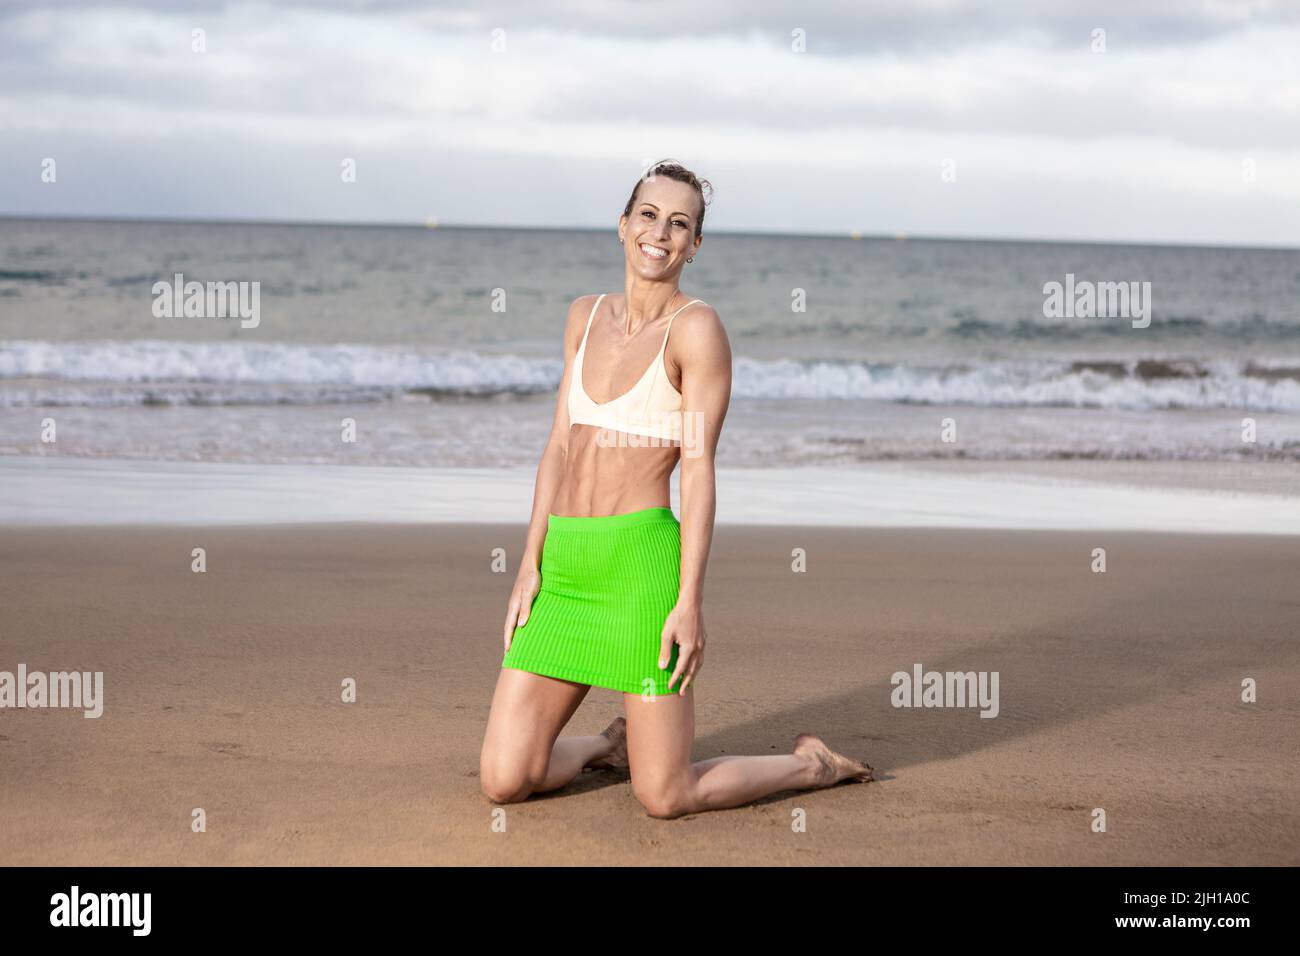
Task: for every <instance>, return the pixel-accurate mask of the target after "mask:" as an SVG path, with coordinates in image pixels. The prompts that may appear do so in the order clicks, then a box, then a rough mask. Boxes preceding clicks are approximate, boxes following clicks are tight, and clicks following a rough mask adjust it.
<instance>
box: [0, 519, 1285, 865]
mask: <svg viewBox="0 0 1300 956" xmlns="http://www.w3.org/2000/svg"><path fill="white" fill-rule="evenodd" d="M522 539H523V527H522V526H521V525H518V524H514V525H468V524H458V525H424V526H377V525H312V526H296V527H295V526H283V527H260V528H252V527H230V528H202V529H191V528H170V527H151V528H139V527H119V528H107V527H96V528H76V527H73V528H0V599H2V602H3V611H0V620H2V621H3V626H2V627H0V670H4V671H10V672H14V671H16V670H17V667H18V665H19V664H20V663H23V664H26V666H27V668H28V669H29V671H36V670H42V671H54V670H71V669H76V670H82V671H97V670H102V671H103V672H104V681H105V698H106V701H105V709H104V714H103V716H102V717H100V718H98V719H85V718H84V717H83V716H82V714H81V713H80V712H79V711H73V710H55V709H44V710H40V709H22V710H2V711H0V780H3V786H2V787H0V847H3V849H2V850H0V862H3V863H5V864H61V865H99V864H145V865H156V864H181V865H187V864H456V863H468V864H487V863H493V864H504V863H512V864H545V863H558V864H601V865H606V864H623V863H630V864H650V865H659V864H1047V865H1058V864H1062V865H1087V864H1137V865H1145V864H1175V865H1187V864H1206V865H1215V864H1290V865H1295V864H1297V863H1300V780H1298V777H1297V761H1296V753H1297V741H1298V739H1300V731H1298V730H1297V728H1298V727H1300V724H1298V723H1297V716H1300V713H1298V711H1300V589H1298V588H1297V587H1296V584H1297V581H1300V539H1297V538H1294V537H1284V536H1258V537H1251V536H1232V535H1214V536H1199V535H1198V536H1193V535H1160V534H1149V533H1132V532H1053V531H992V530H988V531H986V530H962V531H945V530H937V529H931V530H912V529H890V530H876V529H871V528H857V529H829V528H818V529H801V528H781V527H761V528H760V527H745V526H724V525H720V526H719V527H718V528H717V529H716V531H715V540H714V546H713V552H712V556H711V559H710V566H709V576H708V585H707V590H706V595H705V601H706V605H705V614H706V622H707V625H708V629H709V644H708V651H707V657H706V661H705V666H704V669H703V671H702V672H701V674H700V677H699V683H698V690H697V692H696V707H697V739H696V743H695V758H696V759H704V758H707V757H712V756H717V755H721V754H743V753H752V754H773V753H783V752H788V751H789V749H790V746H791V742H792V740H793V738H794V736H795V734H797V733H799V732H804V731H810V732H817V733H819V734H821V735H822V736H823V737H824V738H825V739H826V741H827V742H828V743H829V744H830V745H831V746H832V747H834V748H836V749H839V750H842V751H843V752H845V753H848V754H852V755H854V756H857V757H860V758H861V759H864V760H866V761H867V762H868V763H870V764H871V765H873V766H874V767H875V769H876V775H877V780H876V781H875V782H873V783H869V784H844V785H841V786H839V787H836V788H833V789H830V790H824V791H816V792H804V793H785V794H781V795H777V796H774V797H770V798H768V799H766V800H764V801H762V802H761V803H759V804H757V805H754V806H750V807H745V808H741V809H736V810H727V811H720V812H711V813H703V814H698V815H693V816H690V817H686V818H682V819H678V820H657V819H653V818H651V817H648V816H647V815H646V814H645V812H644V811H643V809H642V808H641V806H640V805H639V804H638V803H637V801H636V799H635V797H634V796H633V793H632V790H631V787H630V785H629V783H628V781H627V779H626V777H625V776H620V775H618V774H615V773H612V772H605V771H600V772H588V773H584V774H583V775H582V776H581V777H580V778H579V779H578V780H577V781H575V782H574V784H572V785H571V786H570V787H569V788H567V789H565V790H561V791H558V792H556V793H554V794H548V795H545V796H542V797H539V798H534V799H532V800H529V801H527V802H525V803H522V804H516V805H511V806H508V807H506V808H505V820H506V830H505V832H494V831H493V828H492V823H493V809H494V805H493V804H491V803H489V802H488V801H487V800H486V798H485V797H483V796H482V794H481V792H480V790H479V786H478V755H479V747H480V744H481V742H482V735H483V727H484V721H485V719H486V717H487V713H488V706H489V702H490V700H491V695H492V689H493V685H494V682H495V680H496V677H497V673H498V668H499V663H500V657H501V636H500V635H501V625H502V620H503V616H504V611H505V602H506V597H507V594H508V591H509V587H510V584H511V582H512V581H513V577H514V572H515V569H516V567H517V565H516V563H515V562H516V560H517V556H518V552H519V549H520V546H521V544H522ZM196 547H201V548H204V549H206V559H207V571H206V572H205V573H202V574H196V573H193V572H192V571H191V569H190V566H191V560H192V559H191V550H192V549H193V548H196ZM1097 547H1103V548H1105V549H1106V552H1107V564H1108V570H1107V571H1106V573H1104V574H1098V573H1093V572H1092V571H1091V569H1090V564H1091V561H1092V556H1091V552H1092V549H1094V548H1097ZM495 548H502V549H505V552H506V554H507V556H508V558H509V561H510V564H509V571H508V573H505V574H500V573H493V572H492V569H491V560H492V551H493V549H495ZM795 548H803V549H806V553H807V567H808V570H807V572H806V573H793V572H792V571H791V552H792V549H795ZM916 663H920V664H921V665H922V666H923V668H924V669H925V670H939V671H949V670H960V671H968V670H974V671H997V672H998V674H999V679H1000V682H999V707H1000V712H999V714H998V716H997V717H996V718H994V719H987V718H981V717H980V716H979V713H978V710H977V709H975V708H969V707H968V708H949V709H920V708H916V709H906V708H895V707H893V706H891V702H890V697H891V691H892V689H893V688H892V686H891V683H890V677H891V675H892V674H893V673H894V672H896V671H908V672H910V671H911V670H912V668H913V665H914V664H916ZM349 677H351V678H355V679H356V681H357V685H358V691H357V693H358V699H357V702H356V703H343V702H341V700H340V686H341V682H342V681H343V680H344V679H345V678H349ZM1245 678H1253V679H1254V680H1256V681H1257V682H1258V695H1259V696H1258V702H1257V703H1251V704H1248V703H1243V702H1241V700H1240V695H1241V683H1242V681H1243V679H1245ZM620 712H621V696H620V695H619V694H617V693H615V692H613V691H608V690H603V689H599V688H596V689H593V690H592V691H591V693H590V694H589V695H588V697H587V700H586V702H585V703H584V704H583V705H582V707H581V708H580V709H579V711H578V713H577V714H576V715H575V717H574V719H573V721H572V722H571V723H570V725H569V728H568V732H571V733H596V732H598V731H599V730H600V729H601V728H603V727H604V726H605V725H606V724H607V723H608V722H609V720H610V719H611V718H612V717H614V716H615V715H616V714H618V713H620ZM196 807H201V808H203V810H204V811H205V813H206V820H207V830H206V832H203V833H194V832H191V811H192V810H193V809H194V808H196ZM1098 807H1099V808H1103V809H1104V810H1105V812H1106V817H1107V832H1105V833H1094V832H1092V830H1091V823H1092V820H1093V810H1094V808H1098ZM796 810H802V811H804V812H805V813H806V832H794V830H793V829H792V820H794V819H795V817H796V816H798V815H797V814H796V813H795V811H796Z"/></svg>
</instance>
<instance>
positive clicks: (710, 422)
mask: <svg viewBox="0 0 1300 956" xmlns="http://www.w3.org/2000/svg"><path fill="white" fill-rule="evenodd" d="M685 315H689V316H690V319H689V321H685V322H679V325H678V328H679V330H680V331H679V334H678V338H677V340H676V342H675V343H674V346H675V348H674V349H673V352H674V354H675V355H677V356H679V357H680V358H679V361H678V365H679V366H680V368H681V370H682V459H681V461H682V479H681V497H682V503H681V526H682V557H681V574H680V585H679V587H678V594H677V606H676V607H675V608H674V609H673V612H672V614H670V615H669V617H668V620H667V621H666V622H665V626H664V635H663V637H662V639H661V644H660V652H659V658H660V663H659V666H660V667H665V666H667V663H668V660H669V658H670V654H671V652H672V644H673V643H674V642H675V643H676V644H677V645H678V647H679V650H678V655H677V666H676V668H675V669H674V670H673V675H672V677H671V678H670V679H669V682H668V685H669V687H671V686H672V685H673V684H674V683H676V681H677V679H678V678H679V677H681V678H682V684H681V687H680V689H679V691H678V693H685V691H686V687H687V686H688V685H689V684H690V682H691V678H692V677H694V675H695V673H696V671H698V670H699V668H700V665H701V664H702V663H703V655H704V638H705V634H704V618H703V605H704V573H705V570H706V569H707V567H708V562H709V548H710V547H711V545H712V543H713V518H714V515H715V513H716V505H717V486H716V475H715V472H714V459H715V456H716V453H717V449H718V438H719V436H720V435H721V434H722V422H723V419H724V418H726V415H727V408H728V406H729V405H730V404H731V343H730V342H728V340H727V331H726V329H725V328H723V325H722V320H721V319H720V318H719V317H718V313H717V312H716V311H714V310H713V309H712V308H701V309H692V310H690V311H689V312H688V313H685ZM685 315H684V316H683V317H684V318H685ZM683 326H684V328H683Z"/></svg>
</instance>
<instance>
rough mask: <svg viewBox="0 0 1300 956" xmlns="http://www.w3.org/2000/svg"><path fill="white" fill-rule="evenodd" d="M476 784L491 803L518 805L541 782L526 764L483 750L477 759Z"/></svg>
mask: <svg viewBox="0 0 1300 956" xmlns="http://www.w3.org/2000/svg"><path fill="white" fill-rule="evenodd" d="M478 782H479V787H480V788H481V789H482V790H483V795H484V796H485V797H487V798H488V799H489V800H491V801H492V802H493V803H518V802H519V801H520V800H526V799H527V798H528V796H529V795H530V794H531V793H532V792H533V790H535V789H536V788H537V786H538V784H540V783H541V782H542V781H541V778H540V777H538V776H537V774H536V773H534V772H533V771H532V769H531V768H530V767H529V766H528V765H527V764H526V763H524V762H522V761H515V760H509V759H504V758H503V757H502V756H500V755H498V754H495V753H492V752H491V751H490V750H487V749H485V750H484V752H483V754H482V755H481V756H480V757H479V765H478Z"/></svg>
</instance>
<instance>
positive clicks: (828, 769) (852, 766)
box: [794, 734, 874, 787]
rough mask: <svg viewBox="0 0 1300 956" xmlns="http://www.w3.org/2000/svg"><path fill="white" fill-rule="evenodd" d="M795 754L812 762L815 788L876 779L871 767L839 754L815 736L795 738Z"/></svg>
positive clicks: (803, 735)
mask: <svg viewBox="0 0 1300 956" xmlns="http://www.w3.org/2000/svg"><path fill="white" fill-rule="evenodd" d="M794 752H795V754H796V755H798V756H801V757H807V758H809V760H810V761H811V763H812V765H813V773H814V777H813V779H814V781H815V783H814V784H813V786H814V787H833V786H834V785H835V784H837V783H839V782H840V781H841V780H856V781H858V782H860V783H866V782H868V781H869V780H872V779H874V778H873V776H872V774H873V770H872V768H871V767H870V766H869V765H867V764H865V763H863V762H862V761H860V760H854V759H853V758H852V757H846V756H844V755H843V754H837V753H836V752H835V751H833V750H831V748H830V747H827V746H826V744H825V742H824V741H823V740H822V739H821V738H820V737H818V736H816V735H815V734H800V735H799V736H798V737H796V738H794Z"/></svg>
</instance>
